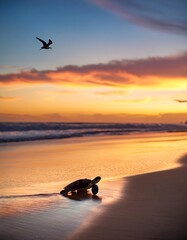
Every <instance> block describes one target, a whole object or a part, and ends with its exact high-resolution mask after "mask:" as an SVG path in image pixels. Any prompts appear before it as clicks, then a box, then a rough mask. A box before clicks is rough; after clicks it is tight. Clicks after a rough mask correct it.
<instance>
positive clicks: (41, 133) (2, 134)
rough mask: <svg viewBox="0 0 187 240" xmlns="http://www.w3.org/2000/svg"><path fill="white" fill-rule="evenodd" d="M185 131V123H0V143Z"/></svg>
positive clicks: (186, 128)
mask: <svg viewBox="0 0 187 240" xmlns="http://www.w3.org/2000/svg"><path fill="white" fill-rule="evenodd" d="M178 131H187V124H134V123H124V124H121V123H41V122H38V123H24V122H17V123H3V122H2V123H0V143H3V142H20V141H34V140H47V139H64V138H73V137H84V136H99V135H101V136H108V135H124V134H130V133H141V132H142V133H146V132H178Z"/></svg>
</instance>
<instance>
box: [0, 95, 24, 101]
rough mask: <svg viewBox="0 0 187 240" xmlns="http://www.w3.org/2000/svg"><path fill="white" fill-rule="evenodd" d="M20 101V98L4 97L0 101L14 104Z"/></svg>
mask: <svg viewBox="0 0 187 240" xmlns="http://www.w3.org/2000/svg"><path fill="white" fill-rule="evenodd" d="M19 99H20V98H18V97H3V96H0V101H3V102H14V101H17V100H19Z"/></svg>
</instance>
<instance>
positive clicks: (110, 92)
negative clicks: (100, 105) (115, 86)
mask: <svg viewBox="0 0 187 240" xmlns="http://www.w3.org/2000/svg"><path fill="white" fill-rule="evenodd" d="M95 93H96V94H99V95H125V94H127V92H126V91H122V90H118V91H102V92H95Z"/></svg>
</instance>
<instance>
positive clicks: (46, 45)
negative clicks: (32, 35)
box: [36, 37, 53, 50]
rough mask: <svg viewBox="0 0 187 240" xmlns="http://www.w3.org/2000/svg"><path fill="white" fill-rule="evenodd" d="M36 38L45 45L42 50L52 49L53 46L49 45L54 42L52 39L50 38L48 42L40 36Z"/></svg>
mask: <svg viewBox="0 0 187 240" xmlns="http://www.w3.org/2000/svg"><path fill="white" fill-rule="evenodd" d="M36 39H38V40H39V41H40V42H42V43H43V47H41V48H40V50H41V49H50V48H51V47H49V45H51V44H52V43H53V42H52V41H51V39H49V42H48V43H46V42H45V41H44V40H42V39H40V38H38V37H36Z"/></svg>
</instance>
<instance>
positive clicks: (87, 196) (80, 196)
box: [62, 191, 102, 201]
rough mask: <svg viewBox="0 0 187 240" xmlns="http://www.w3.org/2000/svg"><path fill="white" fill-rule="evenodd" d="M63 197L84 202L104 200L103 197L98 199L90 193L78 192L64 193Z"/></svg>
mask: <svg viewBox="0 0 187 240" xmlns="http://www.w3.org/2000/svg"><path fill="white" fill-rule="evenodd" d="M62 196H64V197H66V198H69V199H71V200H75V201H83V200H94V201H101V200H102V198H101V197H98V196H97V195H93V194H91V193H90V192H89V191H76V192H71V193H64V194H62Z"/></svg>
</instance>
